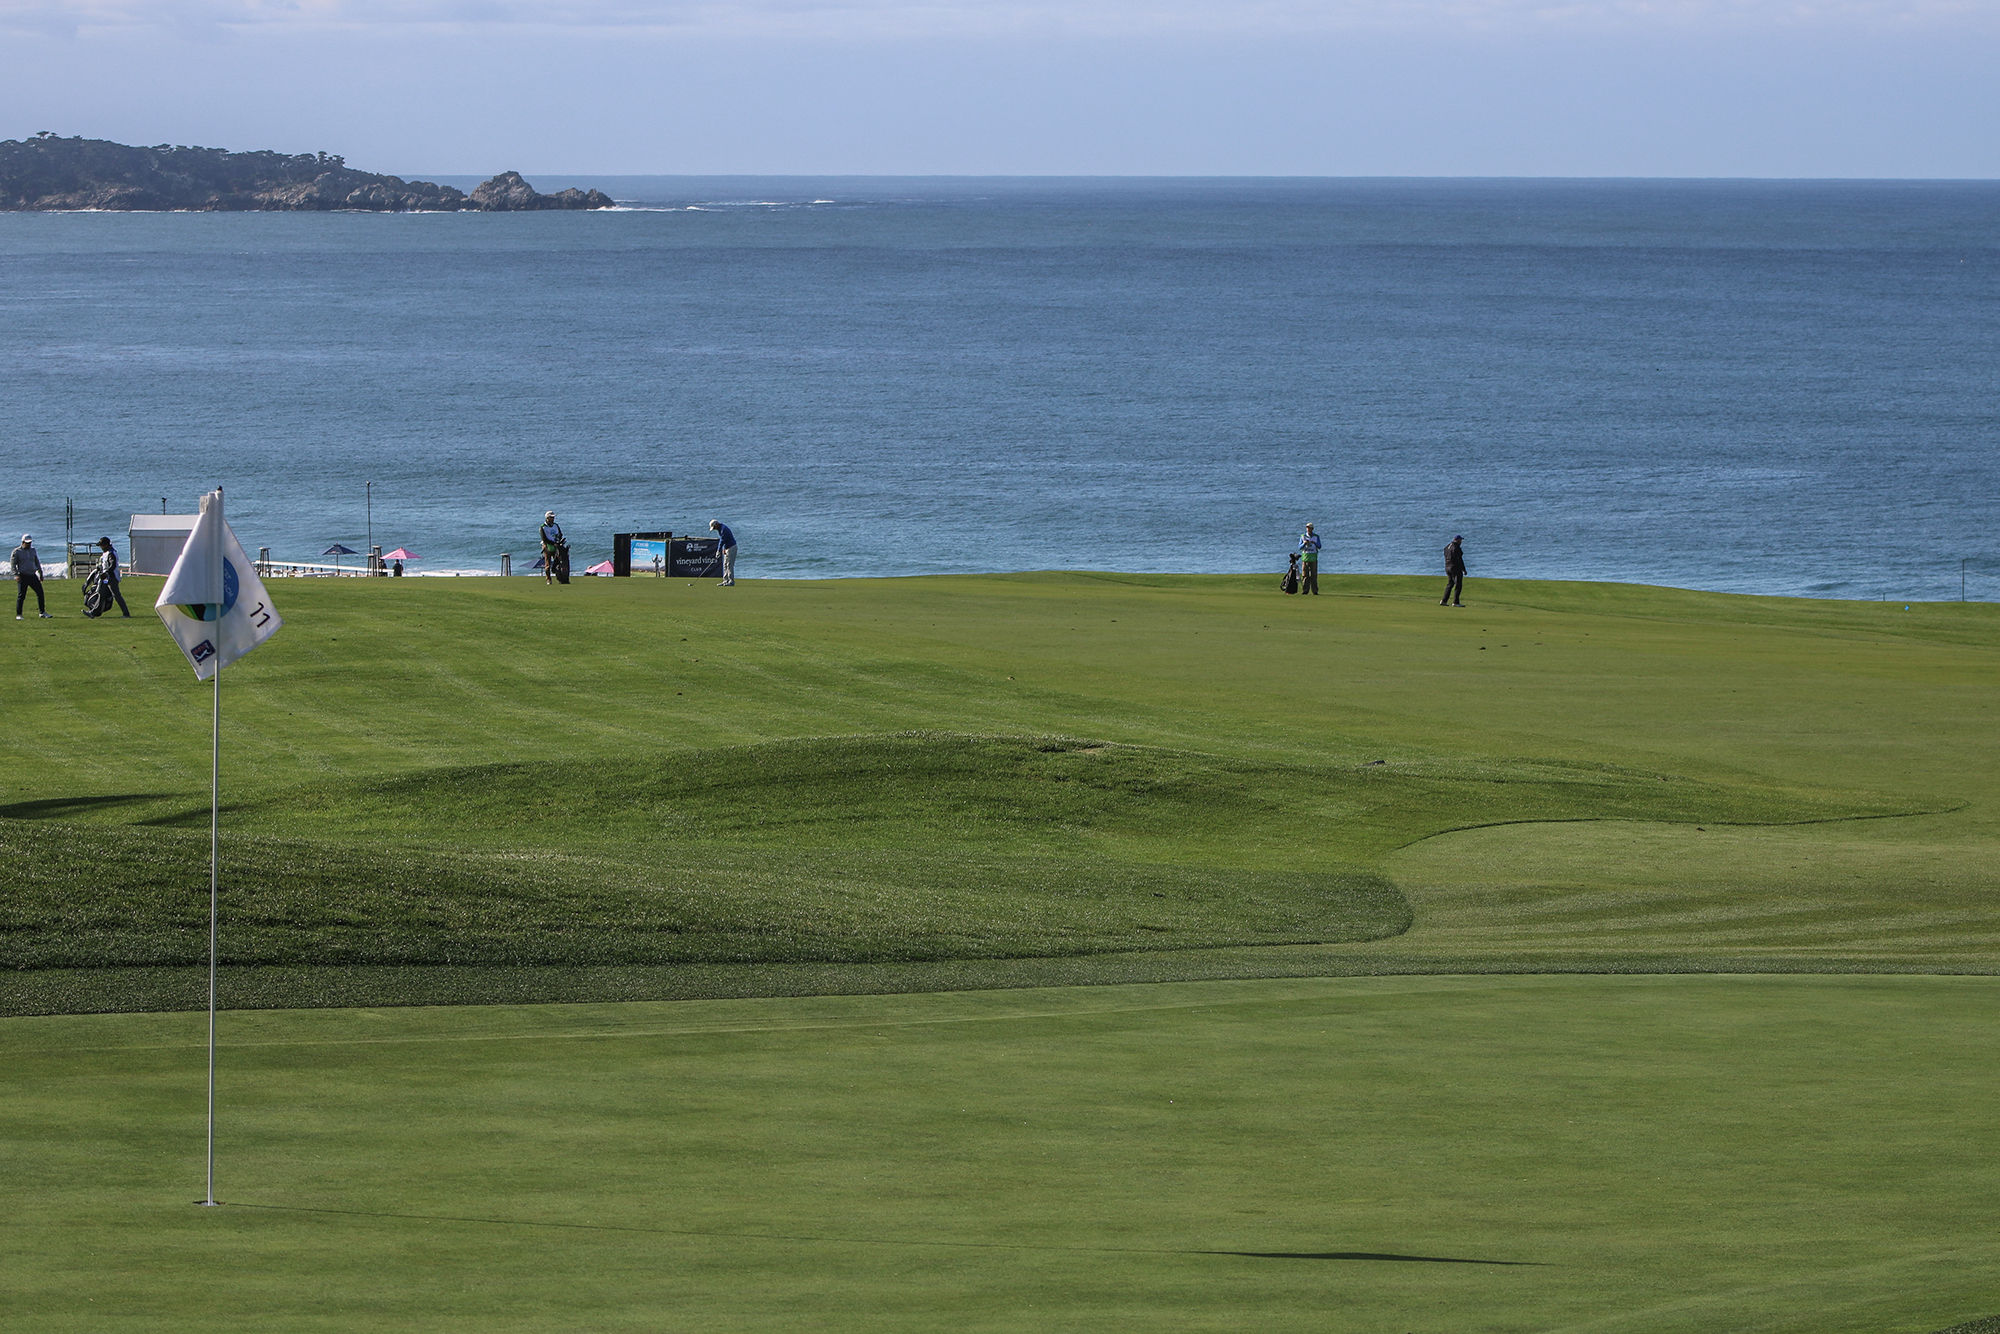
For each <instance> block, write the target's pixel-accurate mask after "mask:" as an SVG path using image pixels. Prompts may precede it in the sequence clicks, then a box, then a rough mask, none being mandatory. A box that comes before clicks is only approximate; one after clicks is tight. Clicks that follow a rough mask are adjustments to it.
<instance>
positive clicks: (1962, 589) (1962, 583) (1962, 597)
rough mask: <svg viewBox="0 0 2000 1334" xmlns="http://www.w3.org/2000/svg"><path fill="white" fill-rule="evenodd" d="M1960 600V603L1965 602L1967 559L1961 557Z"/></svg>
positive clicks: (1959, 567)
mask: <svg viewBox="0 0 2000 1334" xmlns="http://www.w3.org/2000/svg"><path fill="white" fill-rule="evenodd" d="M1958 600H1959V601H1960V602H1963V601H1965V558H1964V557H1963V556H1961V557H1959V560H1958Z"/></svg>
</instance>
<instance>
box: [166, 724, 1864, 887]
mask: <svg viewBox="0 0 2000 1334" xmlns="http://www.w3.org/2000/svg"><path fill="white" fill-rule="evenodd" d="M1900 809H1903V806H1902V804H1901V803H1899V802H1896V801H1894V800H1893V799H1884V798H1881V797H1875V796H1870V795H1867V794H1862V793H1839V792H1830V791H1825V790H1820V789H1813V788H1803V787H1779V786H1775V785H1770V784H1758V783H1753V782H1747V781H1742V780H1739V781H1735V782H1715V781H1701V780H1696V779H1691V778H1687V777H1684V776H1680V775H1675V774H1666V773H1657V772H1653V771H1651V770H1645V769H1634V768H1626V767H1622V766H1618V765H1611V764H1603V763H1595V764H1593V763H1587V762H1579V761H1568V762H1565V761H1557V760H1547V759H1511V760H1509V759H1492V760H1472V759H1452V760H1396V761H1389V760H1378V761H1364V762H1362V763H1360V764H1309V763H1299V762H1285V761H1278V760H1270V759H1242V758H1232V757H1227V756H1218V755H1204V754H1198V753H1194V752H1190V751H1184V750H1169V749H1165V748H1161V747H1150V746H1136V745H1124V744H1115V743H1111V742H1105V741H1087V740H1078V739H1075V738H1068V737H1018V736H967V735H962V734H953V733H941V732H913V733H903V734H899V735H891V736H846V737H819V738H807V739H793V740H785V741H777V742H767V743H762V744H758V745H750V746H737V747H727V748H718V749H715V750H704V751H698V752H694V753H667V754H659V753H654V754H647V755H644V756H638V757H634V756H629V755H626V756H618V757H606V758H593V759H586V760H569V761H542V762H530V763H514V764H495V765H463V766H451V767H446V768H440V769H435V770H426V771H423V772H419V773H413V774H402V775H397V776H394V777H390V778H386V779H361V780H356V779H346V780H339V781H334V782H325V783H317V784H310V785H305V786H301V787H297V788H292V789H289V790H285V791H281V792H277V793H274V794H272V795H270V796H268V797H265V798H263V799H261V800H259V801H256V802H253V803H247V804H244V805H241V806H238V807H235V808H232V810H231V811H230V814H229V823H230V827H231V828H234V829H245V830H251V831H256V832H265V833H274V834H286V835H300V836H305V837H340V838H351V837H363V838H368V839H386V840H395V841H399V842H418V843H427V844H433V845H443V846H472V847H491V846H495V845H501V846H509V847H519V848H560V849H572V850H589V851H591V852H592V853H595V854H600V855H604V854H607V853H608V852H609V850H610V849H613V848H619V849H640V848H652V847H655V846H669V847H681V846H693V845H703V846H708V845H714V844H728V845H744V846H757V847H779V848H791V847H800V846H812V847H825V848H850V849H866V848H885V849H886V848H901V849H931V850H938V851H946V850H949V851H964V850H966V849H968V848H979V849H983V850H989V851H995V852H1009V853H1029V854H1046V855H1063V856H1072V857H1091V856H1108V857H1112V858H1116V859H1125V860H1136V861H1169V862H1186V861H1193V860H1215V861H1221V862H1223V863H1226V864H1228V865H1231V866H1237V865H1246V864H1247V865H1266V866H1271V867H1274V868H1290V869H1299V870H1303V869H1304V868H1305V866H1307V865H1310V864H1312V863H1313V862H1315V861H1317V860H1319V859H1320V858H1323V857H1325V856H1327V855H1329V854H1331V855H1336V856H1344V857H1351V858H1371V857H1375V856H1379V855H1380V854H1382V853H1384V852H1387V851H1389V850H1391V849H1394V848H1398V847H1402V846H1404V845H1406V844H1408V843H1411V842H1414V841H1416V840H1418V839H1422V838H1426V837H1429V836H1431V835H1433V834H1437V833H1441V832H1444V831H1445V830H1448V829H1463V828H1471V827H1477V826H1483V825H1493V824H1508V823H1519V822H1525V821H1548V820H1612V819H1630V820H1661V821H1679V822H1685V823H1690V824H1693V823H1704V822H1706V823H1715V824H1784V823H1794V822H1803V821H1810V820H1820V819H1838V818H1854V817H1857V816H1866V815H1876V814H1883V813H1887V812H1891V811H1897V810H1900ZM142 822H143V823H147V824H154V825H162V826H181V827H195V826H200V827H204V828H205V827H206V826H207V823H208V811H207V808H206V807H205V806H202V807H189V808H183V809H181V810H178V811H173V812H169V813H165V814H159V815H153V816H149V817H146V818H145V819H144V820H143V821H142ZM1307 848H1309V849H1311V853H1310V854H1309V855H1307V856H1305V857H1302V856H1301V855H1300V854H1301V850H1302V849H1307Z"/></svg>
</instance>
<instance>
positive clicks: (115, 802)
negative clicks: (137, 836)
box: [0, 792, 208, 823]
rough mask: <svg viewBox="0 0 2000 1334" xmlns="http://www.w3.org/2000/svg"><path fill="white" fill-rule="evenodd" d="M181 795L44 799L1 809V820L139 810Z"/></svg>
mask: <svg viewBox="0 0 2000 1334" xmlns="http://www.w3.org/2000/svg"><path fill="white" fill-rule="evenodd" d="M181 795H182V794H181V793H178V792H126V793H119V794H116V795H113V796H103V797H44V798H43V799H41V800H40V801H16V802H11V803H9V804H7V805H5V806H0V819H4V820H61V819H65V818H70V817H74V816H78V815H82V814H85V813H86V812H89V811H101V810H108V809H111V808H113V807H117V806H138V805H143V804H144V803H146V802H150V801H166V800H168V799H169V798H171V797H177V796H181ZM201 814H202V818H203V819H204V820H205V819H207V818H208V811H207V810H206V809H204V810H203V811H202V812H201ZM142 823H144V822H142Z"/></svg>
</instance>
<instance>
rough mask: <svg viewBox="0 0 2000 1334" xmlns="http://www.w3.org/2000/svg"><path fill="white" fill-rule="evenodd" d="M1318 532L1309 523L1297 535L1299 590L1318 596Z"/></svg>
mask: <svg viewBox="0 0 2000 1334" xmlns="http://www.w3.org/2000/svg"><path fill="white" fill-rule="evenodd" d="M1319 549H1320V540H1319V534H1318V533H1316V532H1314V531H1313V526H1312V525H1311V524H1307V525H1306V530H1305V532H1304V533H1302V534H1301V535H1300V536H1299V592H1301V593H1311V594H1312V595H1313V596H1314V597H1318V596H1319Z"/></svg>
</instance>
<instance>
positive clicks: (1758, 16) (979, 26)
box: [0, 0, 2000, 38]
mask: <svg viewBox="0 0 2000 1334" xmlns="http://www.w3.org/2000/svg"><path fill="white" fill-rule="evenodd" d="M1996 17H2000V0H1073V2H1071V3H1062V4H1057V3H1051V0H0V28H11V29H14V30H17V31H35V32H58V33H78V32H89V31H93V30H102V29H132V28H156V29H167V30H173V31H178V32H181V33H191V32H197V31H200V30H204V29H206V30H210V31H217V30H224V31H226V30H259V29H264V30H269V29H274V28H278V29H282V28H293V29H300V28H322V29H345V30H351V31H352V30H397V29H404V30H409V29H423V30H429V31H442V32H450V31H470V30H478V29H496V28H511V29H517V30H518V29H523V28H533V27H542V28H559V29H586V30H588V29H601V30H647V31H656V32H682V33H690V34H693V33H700V34H706V35H740V36H758V37H787V36H796V37H813V38H842V37H849V38H875V37H913V36H983V35H1019V34H1032V33H1061V34H1066V35H1075V36H1116V35H1142V34H1174V33H1182V34H1200V33H1218V34H1221V33H1227V34H1283V33H1324V32H1341V31H1376V32H1452V31H1457V32H1512V33H1526V32H1617V31H1626V32H1630V31H1634V30H1648V29H1657V30H1679V31H1689V30H1710V31H1713V30H1729V29H1740V28H1766V29H1769V28H1822V29H1824V28H1856V27H1861V28H1887V29H1900V30H1912V29H1919V30H1920V29H1924V28H1939V27H1963V26H1967V25H1972V26H1977V27H1982V28H1985V27H1992V26H2000V25H1996V24H1995V23H1994V20H1995V19H1996Z"/></svg>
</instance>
